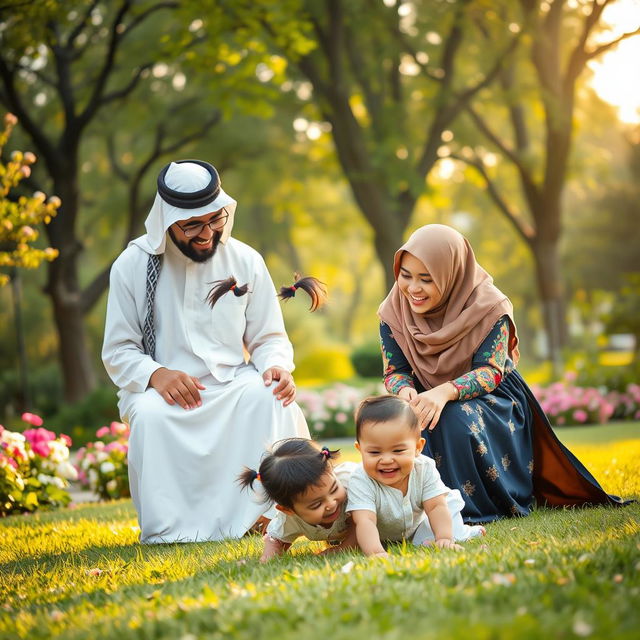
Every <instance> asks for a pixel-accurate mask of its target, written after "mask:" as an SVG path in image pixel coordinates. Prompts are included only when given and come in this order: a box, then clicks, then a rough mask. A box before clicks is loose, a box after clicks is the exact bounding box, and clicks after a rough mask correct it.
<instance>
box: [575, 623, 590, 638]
mask: <svg viewBox="0 0 640 640" xmlns="http://www.w3.org/2000/svg"><path fill="white" fill-rule="evenodd" d="M573 633H575V634H576V635H577V636H580V637H582V638H586V637H587V636H590V635H591V634H592V633H593V627H592V626H591V625H590V624H589V623H587V622H585V621H584V620H575V621H574V623H573Z"/></svg>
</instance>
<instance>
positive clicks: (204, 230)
mask: <svg viewBox="0 0 640 640" xmlns="http://www.w3.org/2000/svg"><path fill="white" fill-rule="evenodd" d="M235 209H236V202H235V200H233V199H232V198H230V197H229V196H228V195H227V194H226V193H225V192H224V191H223V190H222V188H221V185H220V180H219V176H218V174H217V172H216V170H215V169H214V167H212V166H211V165H210V164H208V163H206V162H201V161H198V160H193V161H180V162H172V163H170V164H169V165H167V166H166V167H165V168H164V169H163V170H162V171H161V173H160V176H159V177H158V193H157V194H156V198H155V202H154V204H153V207H152V209H151V211H150V213H149V216H148V217H147V220H146V222H145V227H146V231H147V233H146V234H145V235H143V236H141V237H139V238H137V239H136V240H134V241H132V242H131V243H130V244H129V246H128V247H127V248H126V249H125V250H124V251H123V253H122V254H121V255H120V256H119V257H118V259H117V260H116V261H115V263H114V265H113V268H112V270H111V281H110V291H109V299H108V304H107V317H106V327H105V337H104V345H103V350H102V358H103V362H104V365H105V367H106V369H107V372H108V373H109V375H110V377H111V379H112V380H113V382H114V383H115V384H116V385H117V386H118V387H119V389H120V390H119V393H118V397H119V402H118V407H119V410H120V415H121V416H122V419H123V420H124V421H126V422H127V423H129V425H130V427H131V436H130V440H129V482H130V487H131V496H132V498H133V502H134V505H135V508H136V510H137V512H138V520H139V523H140V541H141V542H143V543H159V542H194V541H202V540H220V539H222V538H227V537H240V536H242V535H243V534H244V533H246V532H247V531H248V530H249V529H250V528H251V526H252V525H253V524H254V523H255V522H256V520H257V519H258V518H259V517H260V516H261V514H262V513H263V511H264V505H261V504H260V503H259V502H257V501H256V500H255V499H253V498H252V497H251V496H250V495H249V494H247V493H246V492H241V491H240V489H239V487H238V485H237V484H236V478H237V476H238V474H239V473H240V472H241V471H242V469H243V467H244V466H248V467H251V468H256V467H257V466H258V465H259V462H260V457H261V455H262V453H263V451H264V450H265V448H266V447H268V446H269V445H270V444H272V443H273V442H275V441H277V440H280V439H282V438H288V437H309V431H308V428H307V424H306V422H305V419H304V416H303V415H302V412H301V411H300V408H299V407H298V406H297V404H295V402H294V398H295V385H294V383H293V378H292V376H291V371H292V370H293V349H292V347H291V343H290V342H289V339H288V337H287V334H286V332H285V328H284V322H283V318H282V312H281V310H280V306H279V303H278V299H277V296H276V291H275V288H274V285H273V282H272V281H271V278H270V276H269V273H268V271H267V268H266V265H265V263H264V261H263V259H262V258H261V256H260V255H259V254H258V253H257V252H256V251H255V250H254V249H252V248H251V247H249V246H248V245H246V244H244V243H242V242H240V241H238V240H236V239H234V238H231V237H230V234H231V229H232V227H233V218H234V214H235ZM231 276H233V277H234V278H235V279H236V280H237V282H238V286H242V285H244V284H247V285H248V291H247V293H246V294H245V295H241V296H237V295H234V291H229V292H228V293H226V294H225V295H223V296H222V297H221V298H220V299H219V300H218V301H217V302H216V304H215V306H214V307H213V308H212V307H211V306H210V305H209V303H208V302H207V296H208V293H209V291H210V290H211V288H212V286H214V283H215V282H216V281H221V280H225V279H227V278H229V277H231Z"/></svg>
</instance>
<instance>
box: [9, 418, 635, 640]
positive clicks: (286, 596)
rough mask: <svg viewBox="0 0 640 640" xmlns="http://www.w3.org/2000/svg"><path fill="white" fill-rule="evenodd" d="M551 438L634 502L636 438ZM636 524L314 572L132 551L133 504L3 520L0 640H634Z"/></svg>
mask: <svg viewBox="0 0 640 640" xmlns="http://www.w3.org/2000/svg"><path fill="white" fill-rule="evenodd" d="M558 433H559V434H560V437H561V439H562V440H563V441H564V442H566V443H567V444H568V445H569V446H570V447H571V448H572V450H573V451H574V452H575V453H576V454H577V455H578V456H579V457H580V458H581V459H582V460H583V461H584V462H585V463H586V464H587V466H588V467H589V468H590V469H591V470H592V471H593V472H594V473H595V475H596V476H597V477H598V478H599V479H600V480H601V481H602V483H603V485H604V487H605V488H606V489H607V490H609V491H611V492H615V493H619V494H622V495H625V496H627V497H629V496H634V497H636V498H638V497H640V423H629V424H620V425H607V426H603V427H585V428H579V429H578V428H571V429H564V430H562V431H559V432H558ZM343 449H344V453H345V457H346V458H353V457H354V456H355V453H354V451H353V449H352V448H350V447H349V446H344V447H343ZM639 523H640V506H639V505H638V504H633V505H630V506H628V507H625V508H623V509H605V508H595V509H584V510H575V511H547V510H539V511H537V512H535V513H534V514H533V515H531V516H530V517H528V518H524V519H522V520H505V521H502V522H498V523H495V524H492V525H489V526H488V527H487V529H488V531H487V537H486V538H484V539H483V540H474V541H471V542H470V543H468V544H467V545H466V549H465V552H464V553H460V554H455V553H452V552H446V551H433V550H429V549H416V548H412V547H402V546H398V547H395V548H393V550H392V556H391V557H390V558H389V559H388V560H380V559H378V560H367V559H365V558H363V557H362V556H361V555H359V554H356V553H351V554H340V555H338V554H336V555H335V556H332V557H317V556H314V555H313V554H312V551H314V550H316V549H318V548H319V547H318V546H317V545H315V544H312V543H297V544H296V545H294V547H293V553H292V555H289V556H285V557H283V558H280V559H277V560H276V561H274V562H272V563H270V564H268V565H266V566H264V565H260V564H259V563H258V561H257V557H258V554H259V548H260V540H259V539H258V538H257V537H255V536H254V537H248V538H244V539H242V540H240V541H233V542H224V543H215V542H211V543H201V544H189V545H166V546H165V545H163V546H153V547H141V546H140V545H138V544H137V543H136V539H137V527H136V520H135V514H134V511H133V508H132V506H131V503H130V501H120V502H116V503H112V504H86V505H80V506H78V507H76V508H74V509H66V510H60V511H55V512H47V513H40V514H36V515H32V516H13V517H10V518H5V519H4V520H2V521H0V637H2V638H51V637H54V638H55V637H59V638H65V640H66V639H67V638H69V639H75V638H78V639H80V638H114V639H115V638H118V640H126V639H129V638H145V639H146V638H167V639H174V638H175V639H179V640H195V639H196V638H225V639H226V638H252V639H255V638H273V639H277V640H285V639H288V638H299V637H300V636H303V637H304V639H305V640H314V639H316V638H323V639H324V638H328V637H332V638H336V639H341V638H345V639H346V638H350V639H352V638H362V637H368V638H370V639H371V640H377V639H378V638H384V639H389V640H391V639H400V638H453V639H457V638H460V639H462V638H464V639H465V640H467V639H468V638H474V640H475V639H485V638H486V639H488V638H514V639H515V638H518V639H520V638H543V637H544V638H575V637H589V638H629V639H632V638H633V639H637V638H638V637H639V631H638V630H639V629H640V524H639Z"/></svg>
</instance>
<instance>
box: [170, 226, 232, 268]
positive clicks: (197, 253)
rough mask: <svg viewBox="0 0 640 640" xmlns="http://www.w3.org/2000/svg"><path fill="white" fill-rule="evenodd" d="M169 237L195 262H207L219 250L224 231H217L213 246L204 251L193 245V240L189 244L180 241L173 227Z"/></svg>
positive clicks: (214, 235)
mask: <svg viewBox="0 0 640 640" xmlns="http://www.w3.org/2000/svg"><path fill="white" fill-rule="evenodd" d="M169 236H170V237H171V240H173V244H175V245H176V247H178V249H180V251H181V252H182V253H183V254H184V255H185V256H187V258H190V259H191V260H193V261H194V262H206V261H207V260H210V259H211V258H213V254H214V253H215V252H216V249H217V248H218V244H219V243H220V238H221V237H222V231H215V232H214V234H213V244H212V245H211V249H207V250H206V251H203V250H202V249H196V246H195V245H194V244H193V240H189V241H187V242H183V241H182V240H178V239H177V238H176V237H175V235H174V234H173V231H172V229H171V227H169Z"/></svg>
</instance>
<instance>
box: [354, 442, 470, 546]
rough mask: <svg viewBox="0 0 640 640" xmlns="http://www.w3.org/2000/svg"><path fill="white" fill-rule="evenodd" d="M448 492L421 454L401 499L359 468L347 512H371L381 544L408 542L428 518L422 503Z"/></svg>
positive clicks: (428, 461) (399, 495)
mask: <svg viewBox="0 0 640 640" xmlns="http://www.w3.org/2000/svg"><path fill="white" fill-rule="evenodd" d="M449 491H450V490H449V488H448V487H447V486H446V485H445V484H444V482H442V479H441V478H440V474H439V473H438V470H437V469H436V463H435V462H434V461H433V460H432V459H431V458H428V457H427V456H424V455H422V454H421V455H419V456H417V457H416V460H415V463H414V466H413V470H412V471H411V474H410V475H409V487H408V489H407V494H406V495H404V496H403V495H402V491H400V489H394V488H393V487H388V486H387V485H384V484H381V483H380V482H377V481H376V480H374V479H373V478H370V477H369V476H368V475H367V473H366V472H365V470H364V468H363V467H362V465H359V466H358V467H357V468H356V469H355V471H354V472H353V474H352V476H351V480H350V482H349V500H348V504H347V512H350V511H360V510H362V511H373V512H374V513H375V514H376V523H377V527H378V531H379V533H380V539H381V540H403V539H406V540H411V538H412V537H413V534H414V533H415V532H416V529H417V528H418V526H419V525H420V523H421V522H422V521H423V520H425V518H426V517H427V516H426V514H425V512H424V507H423V504H422V503H423V502H424V501H425V500H429V499H430V498H435V497H436V496H440V495H443V494H448V493H449ZM463 504H464V503H463Z"/></svg>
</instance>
